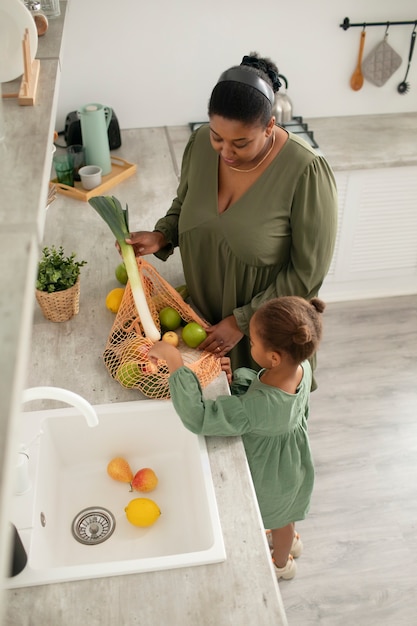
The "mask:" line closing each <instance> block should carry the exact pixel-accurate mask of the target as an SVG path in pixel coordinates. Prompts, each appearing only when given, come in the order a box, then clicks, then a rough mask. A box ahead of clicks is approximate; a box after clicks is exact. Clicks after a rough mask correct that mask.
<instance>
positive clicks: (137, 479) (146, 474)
mask: <svg viewBox="0 0 417 626" xmlns="http://www.w3.org/2000/svg"><path fill="white" fill-rule="evenodd" d="M157 484H158V477H157V475H156V474H155V472H154V471H153V469H151V468H150V467H143V468H142V469H140V470H138V471H137V472H136V474H135V476H134V478H133V480H132V482H131V486H132V489H133V490H134V491H142V492H143V493H149V491H153V490H154V489H155V487H156V486H157Z"/></svg>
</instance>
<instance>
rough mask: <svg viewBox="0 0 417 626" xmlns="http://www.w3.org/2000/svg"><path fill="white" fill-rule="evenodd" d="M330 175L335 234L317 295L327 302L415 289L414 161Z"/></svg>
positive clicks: (416, 186)
mask: <svg viewBox="0 0 417 626" xmlns="http://www.w3.org/2000/svg"><path fill="white" fill-rule="evenodd" d="M335 176H336V182H337V186H338V194H339V224H338V234H337V240H336V247H335V252H334V257H333V261H332V264H331V266H330V271H329V273H328V275H327V277H326V279H325V282H324V284H323V286H322V289H321V291H320V295H321V297H322V298H323V299H324V300H327V301H328V302H330V301H343V300H355V299H362V298H377V297H385V296H395V295H405V294H412V293H417V166H407V167H389V168H381V169H366V170H351V171H338V172H335Z"/></svg>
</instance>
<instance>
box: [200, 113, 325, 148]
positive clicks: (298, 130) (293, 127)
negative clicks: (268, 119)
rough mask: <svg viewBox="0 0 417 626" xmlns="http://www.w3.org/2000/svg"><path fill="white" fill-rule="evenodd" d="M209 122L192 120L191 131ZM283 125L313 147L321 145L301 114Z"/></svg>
mask: <svg viewBox="0 0 417 626" xmlns="http://www.w3.org/2000/svg"><path fill="white" fill-rule="evenodd" d="M207 123H208V122H190V124H189V126H190V129H191V132H192V131H194V130H196V129H197V128H199V127H200V126H203V124H207ZM281 126H282V127H283V128H285V129H286V130H288V131H289V132H290V133H294V134H295V135H298V136H299V137H302V138H303V139H304V140H305V141H306V142H307V143H308V144H309V145H310V146H311V147H312V148H315V149H318V147H319V145H318V143H317V141H316V140H315V138H314V133H313V131H312V130H310V129H309V127H308V124H307V123H306V122H303V118H302V117H301V116H297V117H293V118H292V119H291V120H290V121H289V122H285V123H284V124H281Z"/></svg>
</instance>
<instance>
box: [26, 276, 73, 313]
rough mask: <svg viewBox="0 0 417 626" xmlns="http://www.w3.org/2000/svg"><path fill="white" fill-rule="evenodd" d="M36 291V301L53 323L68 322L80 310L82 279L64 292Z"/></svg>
mask: <svg viewBox="0 0 417 626" xmlns="http://www.w3.org/2000/svg"><path fill="white" fill-rule="evenodd" d="M35 291H36V300H37V301H38V303H39V306H40V307H41V310H42V313H43V314H44V316H45V317H46V319H48V320H50V321H51V322H66V321H68V320H69V319H71V317H73V316H74V315H77V313H78V312H79V310H80V277H79V276H78V278H77V282H76V283H75V285H73V286H72V287H70V288H69V289H65V290H64V291H55V292H53V293H48V292H47V291H39V290H38V289H36V290H35Z"/></svg>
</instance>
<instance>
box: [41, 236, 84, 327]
mask: <svg viewBox="0 0 417 626" xmlns="http://www.w3.org/2000/svg"><path fill="white" fill-rule="evenodd" d="M75 257H76V254H75V252H73V253H72V254H71V255H70V256H65V253H64V249H63V247H62V246H60V247H59V248H58V249H56V248H55V246H51V247H50V248H47V247H45V248H43V250H42V257H41V259H40V261H39V263H38V276H37V280H36V300H37V301H38V303H39V306H40V307H41V310H42V313H43V314H44V316H45V317H46V318H47V319H48V320H51V321H52V322H65V321H67V320H69V319H71V317H73V315H77V313H78V311H79V309H80V268H81V267H82V266H83V265H85V264H86V263H87V261H76V260H75Z"/></svg>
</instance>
